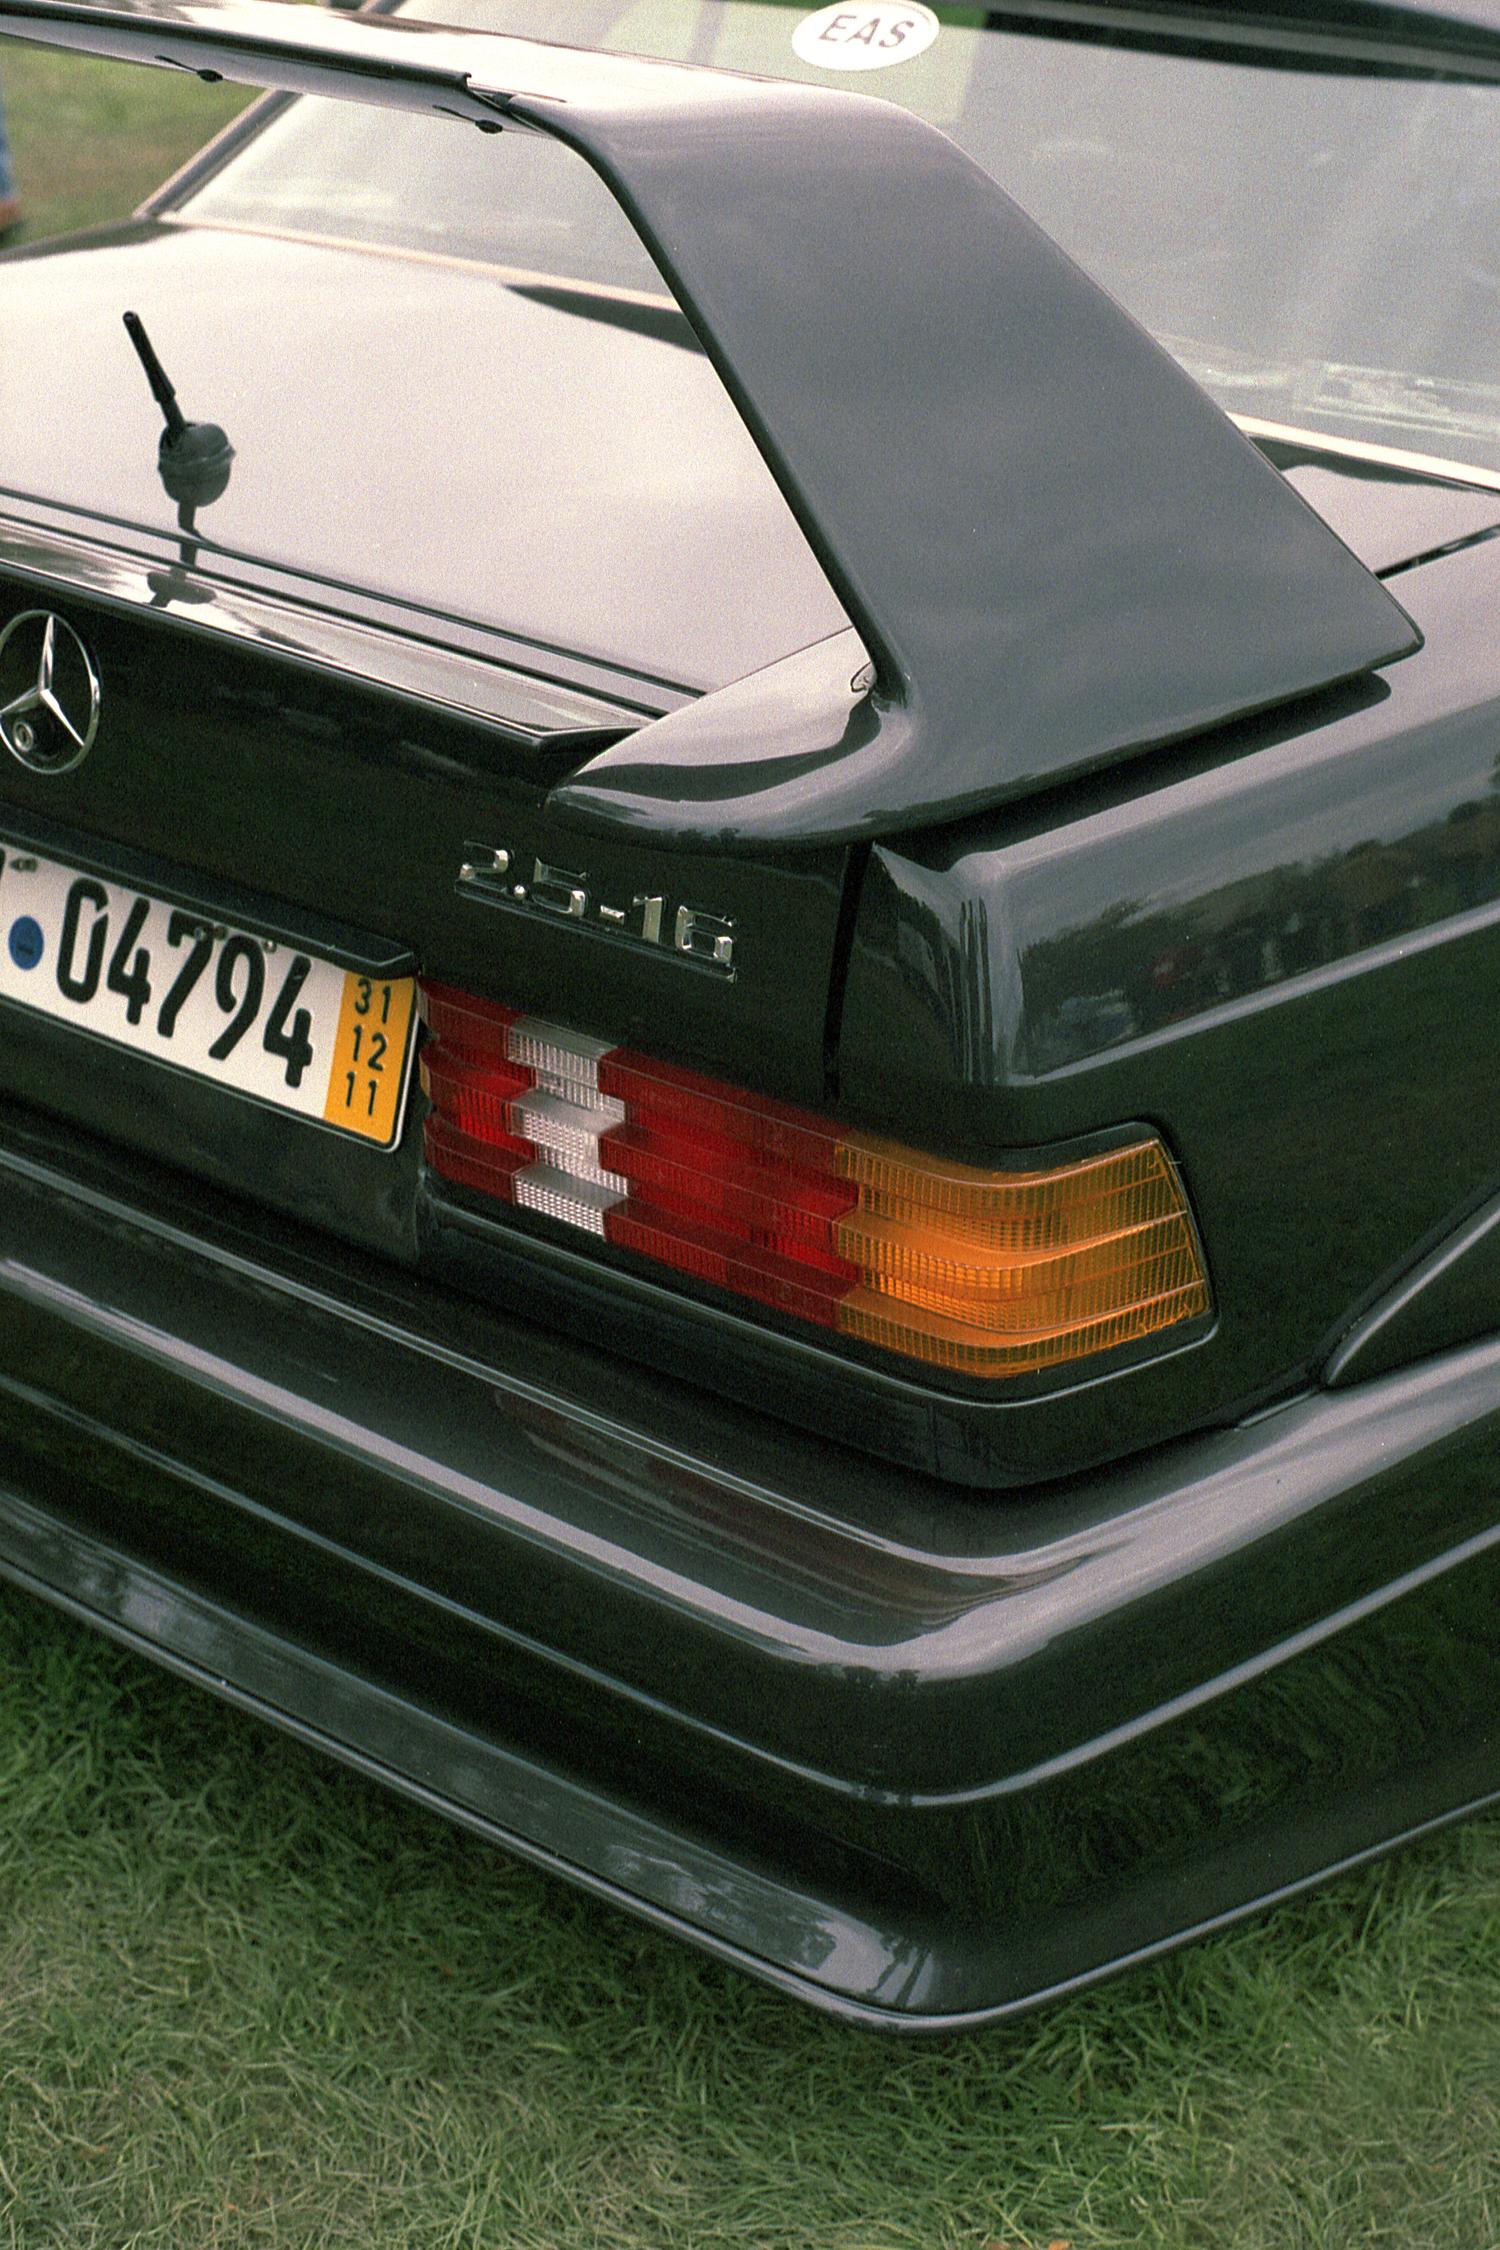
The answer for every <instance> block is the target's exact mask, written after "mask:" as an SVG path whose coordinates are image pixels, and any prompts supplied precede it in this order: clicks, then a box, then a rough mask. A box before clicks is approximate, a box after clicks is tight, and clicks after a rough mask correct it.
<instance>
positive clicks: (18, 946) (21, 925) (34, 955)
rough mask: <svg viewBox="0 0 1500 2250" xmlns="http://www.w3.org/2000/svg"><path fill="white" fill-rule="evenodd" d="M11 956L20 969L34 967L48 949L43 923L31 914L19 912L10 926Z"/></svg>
mask: <svg viewBox="0 0 1500 2250" xmlns="http://www.w3.org/2000/svg"><path fill="white" fill-rule="evenodd" d="M8 942H9V945H10V957H11V959H12V961H14V962H15V964H16V967H17V968H18V969H34V968H35V967H36V965H37V963H38V961H40V959H41V958H42V955H43V953H44V952H45V951H46V941H45V939H44V938H43V936H42V925H41V923H40V922H38V921H37V919H36V917H35V916H34V915H31V914H18V915H17V916H16V919H15V920H14V921H13V922H12V923H11V926H10V938H9V941H8Z"/></svg>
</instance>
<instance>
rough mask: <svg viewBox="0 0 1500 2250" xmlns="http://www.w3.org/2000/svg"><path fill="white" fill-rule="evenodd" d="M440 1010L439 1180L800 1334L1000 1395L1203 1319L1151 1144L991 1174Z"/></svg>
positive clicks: (544, 1032)
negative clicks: (809, 1328)
mask: <svg viewBox="0 0 1500 2250" xmlns="http://www.w3.org/2000/svg"><path fill="white" fill-rule="evenodd" d="M422 1010H423V1014H424V1016H425V1018H426V1021H427V1025H428V1030H429V1033H430V1038H429V1042H428V1046H427V1049H426V1052H425V1054H424V1056H423V1058H422V1078H423V1084H424V1086H425V1088H426V1090H427V1094H428V1096H429V1099H430V1101H431V1103H432V1114H431V1116H430V1117H429V1118H428V1120H427V1125H426V1137H425V1148H426V1156H427V1161H428V1163H429V1165H430V1166H431V1167H432V1169H433V1171H435V1172H439V1173H441V1174H442V1175H443V1176H444V1177H445V1178H446V1179H449V1180H453V1181H455V1182H456V1183H457V1184H458V1185H460V1186H462V1187H467V1188H469V1189H471V1190H473V1191H474V1192H476V1193H478V1194H480V1195H484V1196H488V1197H490V1198H492V1199H493V1200H495V1201H497V1202H503V1203H514V1204H517V1205H519V1206H521V1207H522V1208H523V1209H529V1210H532V1211H536V1212H539V1213H541V1214H542V1215H543V1216H544V1217H546V1218H548V1219H551V1220H552V1221H554V1222H555V1223H557V1224H559V1225H562V1226H566V1227H570V1228H572V1229H573V1230H575V1231H576V1232H578V1233H582V1234H591V1235H595V1236H598V1237H601V1238H602V1239H603V1240H604V1241H606V1242H608V1243H611V1244H613V1245H614V1247H615V1248H616V1249H619V1250H627V1251H630V1252H632V1253H633V1254H634V1255H635V1256H636V1257H638V1258H641V1259H643V1260H645V1261H647V1262H649V1263H650V1264H653V1265H656V1266H663V1267H671V1268H674V1269H675V1270H676V1271H677V1272H679V1273H683V1274H687V1275H690V1276H692V1277H693V1278H694V1279H696V1280H698V1281H703V1282H708V1283H710V1284H712V1286H713V1287H715V1288H717V1289H723V1290H727V1291H728V1292H729V1293H730V1294H731V1295H733V1296H738V1297H744V1298H748V1299H751V1300H753V1301H754V1302H756V1303H758V1304H762V1305H768V1306H770V1307H771V1308H772V1309H773V1310H775V1311H776V1312H779V1313H782V1314H785V1315H789V1316H790V1317H792V1318H793V1319H796V1320H799V1321H806V1322H811V1323H813V1324H815V1325H816V1326H818V1327H820V1328H831V1329H834V1330H836V1331H837V1332H838V1333H839V1334H841V1335H844V1336H849V1337H852V1338H856V1339H857V1340H858V1341H859V1342H860V1343H863V1344H871V1345H874V1346H875V1347H876V1348H877V1349H879V1350H882V1351H888V1352H896V1353H899V1354H901V1355H902V1357H903V1358H905V1359H908V1360H918V1361H921V1362H923V1363H924V1364H925V1365H927V1366H929V1367H932V1368H938V1369H941V1370H943V1371H944V1372H946V1373H949V1374H953V1375H964V1376H979V1377H981V1378H991V1377H1002V1376H1014V1375H1025V1374H1030V1373H1034V1372H1037V1371H1039V1370H1042V1369H1046V1368H1053V1367H1058V1366H1061V1365H1063V1364H1065V1363H1067V1362H1069V1361H1072V1360H1077V1359H1082V1358H1085V1357H1086V1356H1087V1355H1089V1354H1090V1353H1093V1352H1101V1351H1106V1350H1108V1349H1109V1348H1110V1347H1111V1346H1113V1345H1117V1344H1127V1343H1132V1342H1134V1341H1136V1340H1137V1339H1139V1338H1141V1337H1146V1336H1151V1335H1153V1334H1155V1333H1156V1332H1157V1331H1158V1330H1160V1329H1164V1328H1169V1327H1171V1326H1173V1325H1174V1324H1176V1323H1178V1322H1181V1321H1185V1320H1190V1319H1192V1318H1193V1317H1194V1316H1195V1315H1197V1314H1199V1313H1203V1312H1206V1311H1207V1309H1208V1302H1209V1298H1208V1281H1207V1277H1206V1276H1205V1274H1204V1270H1203V1266H1202V1262H1201V1259H1200V1257H1199V1253H1198V1245H1197V1238H1196V1235H1195V1234H1194V1231H1193V1224H1192V1220H1191V1219H1190V1217H1189V1215H1188V1210H1187V1204H1186V1201H1185V1199H1184V1196H1183V1192H1182V1188H1181V1185H1180V1183H1179V1181H1178V1179H1177V1175H1176V1173H1175V1171H1174V1170H1173V1168H1172V1164H1171V1160H1170V1159H1169V1157H1168V1156H1167V1153H1166V1151H1165V1149H1164V1148H1163V1147H1162V1145H1161V1143H1160V1141H1158V1140H1157V1139H1155V1138H1154V1137H1146V1138H1142V1139H1140V1140H1136V1141H1133V1142H1131V1143H1129V1144H1128V1145H1126V1146H1124V1147H1120V1148H1114V1149H1110V1150H1109V1151H1107V1152H1106V1153H1105V1154H1103V1155H1100V1156H1090V1157H1084V1158H1081V1159H1079V1160H1077V1161H1076V1162H1072V1163H1067V1164H1058V1165H1053V1166H1049V1167H1047V1168H1045V1169H1041V1170H1036V1169H1030V1170H1026V1171H983V1170H979V1169H976V1168H975V1167H973V1166H971V1165H964V1164H949V1163H945V1162H943V1161H942V1160H941V1159H939V1158H937V1157H930V1156H924V1155H921V1154H919V1153H918V1152H917V1151H916V1150H914V1149H909V1148H903V1147H900V1146H898V1145H897V1144H896V1143H895V1142H892V1141H882V1140H877V1139H875V1138H874V1137H873V1136H872V1135H870V1134H868V1133H855V1132H841V1131H840V1129H839V1127H838V1126H837V1125H836V1124H835V1123H834V1122H833V1121H832V1120H831V1119H829V1118H825V1117H819V1116H817V1115H815V1114H814V1113H813V1112H812V1111H810V1110H801V1109H792V1108H790V1107H789V1106H788V1105H787V1104H786V1103H785V1102H774V1101H768V1100H767V1099H766V1098H765V1097H764V1096H762V1095H759V1094H750V1093H746V1092H745V1091H744V1089H743V1088H741V1087H736V1086H726V1085H724V1084H722V1083H721V1082H720V1081H719V1080H717V1079H712V1078H705V1077H703V1076H701V1075H700V1074H699V1073H698V1072H696V1071H687V1070H682V1069H680V1068H678V1067H677V1066H675V1065H673V1064H669V1063H660V1062H655V1061H653V1060H651V1059H650V1058H649V1057H647V1056H644V1055H640V1054H636V1053H634V1052H632V1051H631V1050H629V1049H627V1048H624V1047H612V1046H611V1045H610V1044H609V1042H608V1041H607V1040H603V1039H591V1038H588V1037H586V1036H585V1035H584V1034H583V1033H581V1032H576V1031H570V1030H568V1029H567V1028H566V1027H565V1026H564V1025H561V1024H555V1023H549V1022H547V1021H545V1020H544V1019H542V1018H540V1017H534V1016H524V1015H521V1014H520V1013H519V1012H518V1011H517V1010H515V1009H510V1008H502V1007H497V1006H496V1005H495V1004H494V1003H493V1002H491V1001H479V1000H474V999H472V998H471V997H470V996H469V995H468V994H466V993H460V992H454V991H452V990H450V989H449V988H448V987H446V986H443V985H434V984H428V985H426V986H424V988H423V993H422Z"/></svg>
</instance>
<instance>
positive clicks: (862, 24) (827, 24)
mask: <svg viewBox="0 0 1500 2250" xmlns="http://www.w3.org/2000/svg"><path fill="white" fill-rule="evenodd" d="M938 29H939V25H938V20H937V17H936V16H935V15H934V14H933V12H932V10H931V9H930V8H924V7H923V6H922V4H921V0H910V5H909V6H907V7H904V8H899V7H896V6H895V5H894V4H893V0H847V4H846V5H844V6H840V5H838V0H835V5H834V6H833V7H831V8H820V9H819V10H818V12H817V14H816V15H815V16H804V17H803V19H802V21H801V23H799V24H798V26H797V28H796V30H795V31H794V32H793V34H792V52H793V54H795V55H797V56H799V57H800V58H801V60H802V61H803V62H806V63H816V64H817V65H818V67H819V69H821V70H885V69H886V68H887V67H888V66H889V65H890V64H891V63H899V62H910V61H911V59H912V57H913V55H920V54H922V53H924V52H925V51H926V49H927V48H929V47H930V46H931V45H932V42H933V40H934V39H936V37H937V35H938Z"/></svg>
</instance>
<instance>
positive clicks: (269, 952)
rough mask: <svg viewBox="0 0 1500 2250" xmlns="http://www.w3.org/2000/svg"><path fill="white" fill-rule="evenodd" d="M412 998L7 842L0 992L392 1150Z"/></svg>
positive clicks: (1, 870)
mask: <svg viewBox="0 0 1500 2250" xmlns="http://www.w3.org/2000/svg"><path fill="white" fill-rule="evenodd" d="M414 992H415V987H414V984H413V981H412V979H411V978H410V977H392V978H386V977H371V976H359V975H357V974H355V973H354V972H353V971H351V970H348V969H341V968H338V967H337V966H336V965H335V964H334V963H333V962H332V961H324V960H320V959H319V957H318V955H317V954H315V953H308V952H305V951H303V950H301V949H300V948H299V947H297V946H293V945H288V944H286V943H284V942H277V941H274V940H272V939H270V938H262V937H254V936H252V935H251V934H250V933H249V932H248V931H245V930H236V929H232V928H229V927H227V926H226V925H225V924H224V923H222V922H218V921H215V920H213V919H212V918H210V917H206V916H205V915H203V914H201V913H196V912H194V911H192V910H191V909H189V908H187V907H181V906H169V905H168V904H166V902H165V901H164V900H162V899H157V898H151V897H148V896H147V895H146V894H145V893H144V892H141V891H134V890H126V889H123V888H122V887H121V886H120V885H119V884H117V883H106V882H104V881H103V880H102V879H101V878H100V877H99V876H97V875H88V874H84V873H82V872H81V871H80V870H79V869H77V868H74V867H64V866H61V865H59V863H58V862H57V861H56V860H51V859H43V858H41V857H40V856H39V855H38V854H37V853H35V852H31V851H28V850H26V849H25V848H24V847H23V846H20V845H13V844H7V843H4V842H3V841H0V1000H9V1001H14V1002H15V1003H16V1004H17V1005H18V1006H20V1007H23V1008H32V1009H35V1010H36V1011H37V1012H38V1013H39V1014H41V1015H44V1016H52V1017H54V1018H56V1019H57V1020H58V1021H59V1022H62V1023H70V1024H74V1025H76V1026H77V1027H78V1029H79V1030H80V1031H90V1032H92V1033H93V1034H94V1035H95V1037H96V1038H100V1039H108V1040H112V1041H113V1042H114V1044H115V1045H116V1046H119V1047H130V1048H133V1049H134V1050H135V1052H136V1053H137V1054H143V1055H151V1056H154V1057H155V1058H156V1059H157V1060H158V1061H160V1062H164V1063H169V1064H170V1065H172V1067H173V1068H174V1069H177V1070H186V1071H190V1072H191V1073H192V1074H193V1075H194V1077H197V1078H211V1079H212V1080H213V1081H214V1082H215V1084H217V1085H220V1086H226V1087H229V1088H230V1089H231V1090H232V1091H233V1092H235V1093H237V1094H248V1095H249V1096H250V1097H251V1099H252V1100H254V1101H259V1102H269V1103H271V1104H273V1105H274V1107H276V1108H277V1109H289V1110H294V1111H296V1113H297V1114H298V1115H299V1116H301V1117H311V1118H315V1119H317V1120H318V1122H319V1123H321V1124H324V1125H331V1126H333V1127H335V1128H336V1129H337V1130H338V1131H340V1132H345V1133H357V1134H358V1135H359V1136H360V1137H361V1139H363V1140H367V1141H374V1142H376V1143H378V1144H379V1145H380V1146H381V1147H382V1148H389V1147H391V1146H393V1145H394V1143H395V1141H396V1139H397V1136H398V1135H399V1133H400V1130H401V1112H402V1108H403V1105H404V1102H405V1096H406V1084H407V1078H408V1075H409V1066H410V1062H411V1048H412V1023H413V1016H414V1010H413V1006H412V1001H413V997H414Z"/></svg>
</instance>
